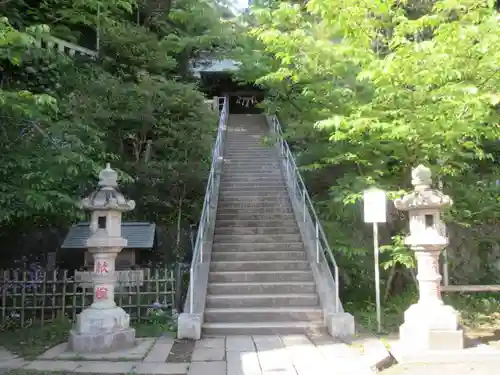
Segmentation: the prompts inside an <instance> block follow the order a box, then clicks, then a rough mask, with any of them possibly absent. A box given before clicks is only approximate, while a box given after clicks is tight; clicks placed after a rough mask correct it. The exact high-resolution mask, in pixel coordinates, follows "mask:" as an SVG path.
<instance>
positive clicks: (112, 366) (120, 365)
mask: <svg viewBox="0 0 500 375" xmlns="http://www.w3.org/2000/svg"><path fill="white" fill-rule="evenodd" d="M134 367H135V363H134V362H111V361H107V362H104V361H86V362H84V363H83V364H80V365H79V366H78V367H77V368H76V369H75V370H74V372H84V373H102V374H126V373H129V372H132V369H133V368H134Z"/></svg>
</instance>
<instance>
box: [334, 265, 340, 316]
mask: <svg viewBox="0 0 500 375" xmlns="http://www.w3.org/2000/svg"><path fill="white" fill-rule="evenodd" d="M339 291H340V287H339V267H338V266H337V265H336V264H335V312H336V313H338V312H340V296H339Z"/></svg>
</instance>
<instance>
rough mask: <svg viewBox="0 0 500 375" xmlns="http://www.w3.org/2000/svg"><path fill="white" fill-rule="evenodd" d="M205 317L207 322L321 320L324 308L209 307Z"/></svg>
mask: <svg viewBox="0 0 500 375" xmlns="http://www.w3.org/2000/svg"><path fill="white" fill-rule="evenodd" d="M204 317H205V319H204V321H205V322H207V323H221V322H224V323H244V322H296V321H321V320H322V319H323V310H321V309H320V308H319V307H318V308H314V307H281V308H274V307H273V308H264V307H247V308H231V309H215V308H209V309H205V314H204Z"/></svg>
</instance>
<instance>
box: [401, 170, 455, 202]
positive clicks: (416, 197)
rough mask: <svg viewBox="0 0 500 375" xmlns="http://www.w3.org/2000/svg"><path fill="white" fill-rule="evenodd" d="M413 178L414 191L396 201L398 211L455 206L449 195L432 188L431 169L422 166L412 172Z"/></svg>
mask: <svg viewBox="0 0 500 375" xmlns="http://www.w3.org/2000/svg"><path fill="white" fill-rule="evenodd" d="M411 177H412V181H411V183H412V185H413V186H414V191H413V192H411V193H410V194H406V195H405V196H403V197H401V198H398V199H396V200H395V201H394V205H395V206H396V208H397V209H398V210H401V211H413V210H421V209H441V208H444V207H449V206H451V205H452V204H453V201H452V199H451V198H450V197H449V196H448V195H445V194H443V193H442V192H441V191H439V190H434V189H432V188H431V184H432V172H431V170H430V169H429V168H427V167H425V166H423V165H422V164H420V165H419V166H418V167H416V168H415V169H414V170H413V171H412V173H411Z"/></svg>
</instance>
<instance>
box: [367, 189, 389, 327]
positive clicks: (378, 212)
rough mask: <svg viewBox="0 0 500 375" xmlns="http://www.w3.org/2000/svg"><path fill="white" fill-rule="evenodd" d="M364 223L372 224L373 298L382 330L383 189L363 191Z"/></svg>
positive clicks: (384, 206)
mask: <svg viewBox="0 0 500 375" xmlns="http://www.w3.org/2000/svg"><path fill="white" fill-rule="evenodd" d="M363 201H364V207H363V208H364V209H363V214H364V215H363V216H364V221H365V223H372V224H373V255H374V264H375V299H376V306H377V331H378V333H380V332H381V331H382V314H381V308H380V268H379V244H378V224H379V223H385V222H387V196H386V193H385V191H383V190H380V189H377V188H370V189H368V190H365V191H364V193H363Z"/></svg>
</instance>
